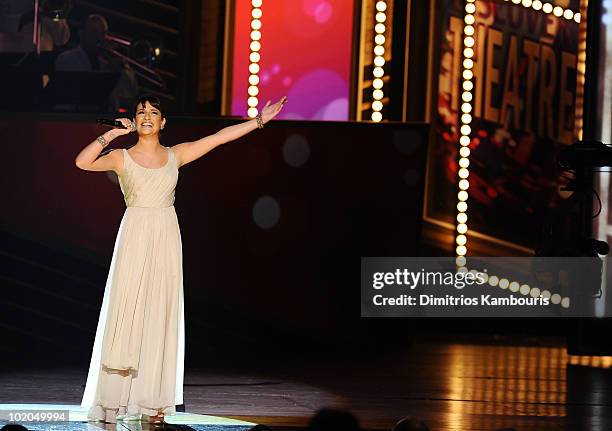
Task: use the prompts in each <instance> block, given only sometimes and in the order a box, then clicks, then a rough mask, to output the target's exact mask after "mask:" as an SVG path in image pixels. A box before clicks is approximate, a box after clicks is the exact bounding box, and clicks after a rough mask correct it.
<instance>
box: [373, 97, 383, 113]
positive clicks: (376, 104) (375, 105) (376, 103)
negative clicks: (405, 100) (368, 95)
mask: <svg viewBox="0 0 612 431" xmlns="http://www.w3.org/2000/svg"><path fill="white" fill-rule="evenodd" d="M382 108H383V104H382V102H381V101H380V100H375V101H374V102H372V109H373V110H374V111H380V110H381V109H382Z"/></svg>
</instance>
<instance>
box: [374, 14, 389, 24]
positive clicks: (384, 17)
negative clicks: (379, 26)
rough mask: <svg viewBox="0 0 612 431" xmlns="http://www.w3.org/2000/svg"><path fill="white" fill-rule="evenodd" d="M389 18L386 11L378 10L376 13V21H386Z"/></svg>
mask: <svg viewBox="0 0 612 431" xmlns="http://www.w3.org/2000/svg"><path fill="white" fill-rule="evenodd" d="M386 20H387V14H386V13H384V12H378V13H377V14H376V22H385V21H386Z"/></svg>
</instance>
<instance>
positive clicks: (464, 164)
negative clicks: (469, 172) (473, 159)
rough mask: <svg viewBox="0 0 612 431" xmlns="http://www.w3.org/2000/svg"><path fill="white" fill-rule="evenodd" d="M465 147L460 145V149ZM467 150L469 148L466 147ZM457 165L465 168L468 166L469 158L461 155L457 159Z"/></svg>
mask: <svg viewBox="0 0 612 431" xmlns="http://www.w3.org/2000/svg"><path fill="white" fill-rule="evenodd" d="M463 148H465V147H462V148H461V149H463ZM468 151H469V149H468ZM459 166H461V167H462V168H467V167H468V166H470V161H469V159H467V158H465V157H461V158H460V159H459Z"/></svg>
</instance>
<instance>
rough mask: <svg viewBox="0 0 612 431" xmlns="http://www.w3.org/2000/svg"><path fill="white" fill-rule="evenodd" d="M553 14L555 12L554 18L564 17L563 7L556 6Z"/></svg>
mask: <svg viewBox="0 0 612 431" xmlns="http://www.w3.org/2000/svg"><path fill="white" fill-rule="evenodd" d="M552 12H553V15H554V16H557V17H559V16H562V15H563V8H562V7H560V6H555V7H554V8H553V11H552Z"/></svg>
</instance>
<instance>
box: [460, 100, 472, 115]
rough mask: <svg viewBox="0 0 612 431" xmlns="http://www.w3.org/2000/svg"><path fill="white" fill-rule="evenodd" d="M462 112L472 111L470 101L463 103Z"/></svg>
mask: <svg viewBox="0 0 612 431" xmlns="http://www.w3.org/2000/svg"><path fill="white" fill-rule="evenodd" d="M461 112H465V113H466V114H468V113H470V112H472V105H471V104H470V103H463V104H462V105H461Z"/></svg>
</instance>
